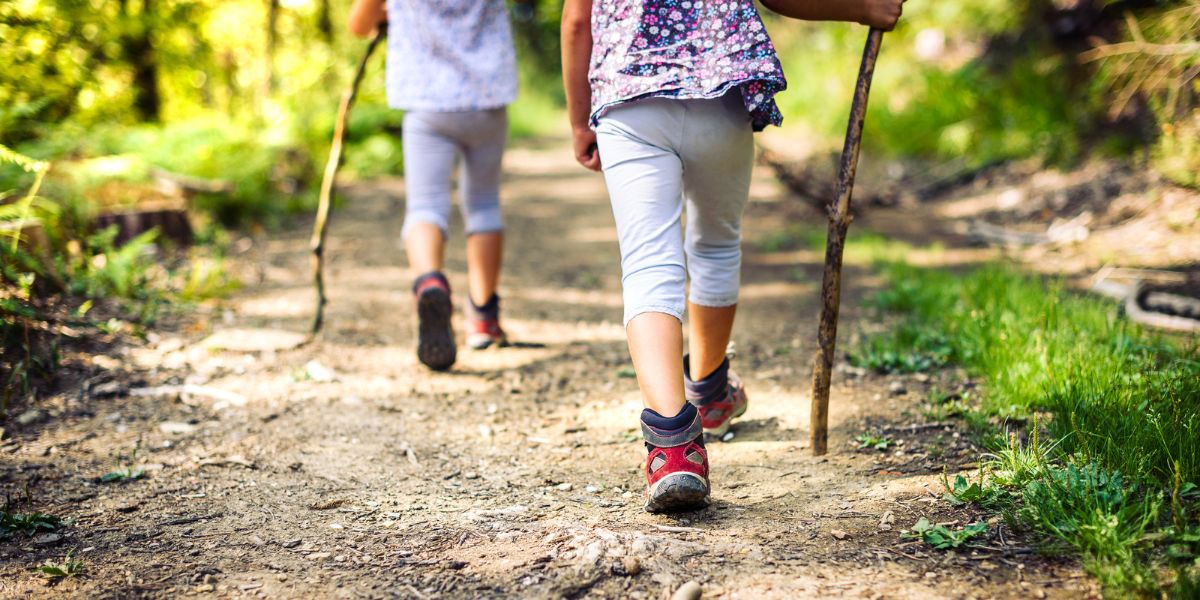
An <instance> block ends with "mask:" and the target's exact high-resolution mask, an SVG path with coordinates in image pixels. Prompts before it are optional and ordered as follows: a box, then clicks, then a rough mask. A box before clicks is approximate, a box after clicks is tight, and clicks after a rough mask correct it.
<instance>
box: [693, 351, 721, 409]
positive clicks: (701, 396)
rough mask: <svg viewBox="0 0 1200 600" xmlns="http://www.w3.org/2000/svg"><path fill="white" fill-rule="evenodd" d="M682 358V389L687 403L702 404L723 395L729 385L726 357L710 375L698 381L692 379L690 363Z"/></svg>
mask: <svg viewBox="0 0 1200 600" xmlns="http://www.w3.org/2000/svg"><path fill="white" fill-rule="evenodd" d="M688 358H689V357H688V356H687V355H685V356H684V357H683V388H684V393H685V395H686V397H687V400H688V402H690V403H692V404H704V403H706V402H709V401H711V400H713V399H715V398H719V397H721V395H723V394H724V393H725V388H726V387H728V385H729V358H728V357H726V358H725V359H724V360H722V361H721V364H720V365H719V366H718V367H717V368H716V370H714V371H713V372H712V373H709V374H708V375H706V376H705V377H703V378H702V379H699V380H695V379H692V375H691V361H690V360H688Z"/></svg>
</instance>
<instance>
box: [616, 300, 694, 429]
mask: <svg viewBox="0 0 1200 600" xmlns="http://www.w3.org/2000/svg"><path fill="white" fill-rule="evenodd" d="M625 331H626V333H627V334H628V336H629V355H630V356H631V357H633V368H634V370H635V371H636V372H637V378H638V386H639V387H641V388H642V398H643V399H644V401H645V403H646V406H648V407H649V408H651V409H652V410H654V411H655V412H657V413H658V414H660V415H662V416H664V417H673V416H675V415H677V414H679V411H680V410H683V403H684V399H683V363H682V361H680V360H679V356H680V355H681V354H682V353H683V327H682V326H681V325H680V323H679V319H676V318H675V317H673V316H671V315H668V314H666V313H658V312H645V313H642V314H640V315H638V316H636V317H634V318H633V319H632V320H630V321H629V325H628V326H626V328H625Z"/></svg>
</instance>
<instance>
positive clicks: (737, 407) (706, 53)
mask: <svg viewBox="0 0 1200 600" xmlns="http://www.w3.org/2000/svg"><path fill="white" fill-rule="evenodd" d="M565 2H566V3H565V5H564V7H563V16H562V48H563V82H564V85H565V86H566V93H567V109H568V113H569V116H570V119H571V127H572V131H573V138H574V147H575V158H576V160H578V161H579V163H580V164H582V165H583V166H584V167H587V168H589V169H593V170H603V171H604V179H605V182H606V184H607V186H608V191H609V196H610V199H611V202H612V209H613V216H614V217H615V220H616V226H617V237H618V240H619V245H620V250H621V271H622V279H621V283H622V287H623V294H624V303H625V316H624V321H625V329H626V335H627V337H628V341H629V353H630V356H631V357H632V359H633V365H634V369H635V371H636V372H637V378H638V385H639V387H640V388H641V391H642V396H643V399H644V401H645V405H646V408H645V409H644V410H643V411H642V415H641V425H642V435H643V437H644V439H645V442H646V448H647V450H648V452H649V454H648V455H647V457H646V463H645V468H646V481H647V486H648V489H647V499H646V510H648V511H651V512H662V511H675V510H688V509H694V508H699V507H702V506H705V505H707V504H708V499H709V480H708V454H707V451H706V450H705V446H704V435H703V434H704V433H709V434H715V435H716V436H720V435H721V434H723V433H724V432H725V431H726V430H728V428H729V424H730V421H731V420H732V419H734V418H736V417H738V416H740V415H742V414H743V413H744V412H745V411H746V404H747V396H746V390H745V388H744V387H743V385H742V383H741V381H739V380H738V378H737V377H736V376H735V375H734V374H733V372H732V371H730V369H729V357H727V356H726V354H725V349H726V347H727V345H728V343H729V336H730V332H731V330H732V329H733V320H734V314H735V312H736V310H737V296H738V287H739V283H740V270H741V257H742V251H741V219H742V210H743V209H744V208H745V206H746V202H747V200H748V198H749V192H750V174H751V168H752V166H753V160H754V146H753V140H752V133H753V132H755V131H760V130H762V129H763V128H765V127H766V126H767V125H779V124H780V122H781V121H782V118H783V117H782V115H781V114H780V113H779V109H778V108H777V107H776V105H775V101H774V100H773V96H774V95H775V94H776V93H778V92H779V91H781V90H783V89H784V88H785V87H786V85H787V83H786V81H785V79H784V76H783V70H782V68H781V66H780V64H779V59H778V57H777V56H776V55H775V48H774V46H773V45H772V43H771V40H770V38H769V37H768V36H767V32H766V30H765V29H764V28H763V24H762V20H761V18H760V17H759V14H758V11H757V9H756V7H755V5H754V0H565ZM901 2H902V0H763V4H764V5H766V6H767V7H768V8H770V9H772V10H774V11H775V12H778V13H780V14H782V15H784V16H788V17H792V18H797V19H806V20H838V21H852V22H857V23H862V24H866V25H870V26H872V27H877V28H880V29H884V30H889V29H891V28H892V27H893V26H894V25H895V23H896V20H897V19H898V18H899V17H900V10H901ZM685 205H686V214H687V222H686V227H683V226H681V223H680V219H681V216H682V214H683V213H684V206H685ZM681 229H682V231H681ZM688 277H690V279H691V287H690V291H689V293H688V294H687V296H686V302H685V284H686V279H687V278H688ZM685 305H686V310H687V312H688V313H689V315H690V319H689V322H688V326H689V333H690V335H689V354H688V355H686V356H685V355H684V354H683V329H682V321H683V314H684V310H685ZM681 357H682V360H680V358H681Z"/></svg>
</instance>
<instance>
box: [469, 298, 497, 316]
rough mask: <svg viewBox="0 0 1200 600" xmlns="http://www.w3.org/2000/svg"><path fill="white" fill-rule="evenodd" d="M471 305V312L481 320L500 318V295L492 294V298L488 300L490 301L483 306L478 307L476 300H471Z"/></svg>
mask: <svg viewBox="0 0 1200 600" xmlns="http://www.w3.org/2000/svg"><path fill="white" fill-rule="evenodd" d="M470 303H471V304H470V306H471V311H472V312H474V313H475V314H476V315H477V316H479V317H481V318H484V319H498V318H499V317H500V295H499V294H492V297H491V298H488V301H487V302H484V303H483V306H477V305H476V304H475V301H474V300H471V301H470Z"/></svg>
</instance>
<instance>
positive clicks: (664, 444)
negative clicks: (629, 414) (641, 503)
mask: <svg viewBox="0 0 1200 600" xmlns="http://www.w3.org/2000/svg"><path fill="white" fill-rule="evenodd" d="M689 416H690V419H689ZM672 422H674V423H672ZM679 422H682V423H684V424H683V425H682V426H680V427H677V428H669V426H670V425H673V424H677V423H679ZM642 436H643V437H644V438H645V440H646V449H647V450H648V451H649V453H648V454H647V455H646V510H647V511H648V512H652V513H657V512H674V511H683V510H693V509H697V508H704V507H705V506H708V503H709V497H708V494H709V484H708V452H707V451H706V450H705V449H704V436H703V430H702V428H701V426H700V413H699V412H698V411H697V410H696V409H695V407H694V406H692V405H691V404H685V405H684V409H683V411H681V412H680V413H679V415H678V416H676V417H673V418H671V419H667V418H665V417H663V416H661V415H659V414H658V413H656V412H654V411H652V410H649V409H646V410H644V411H642Z"/></svg>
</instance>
